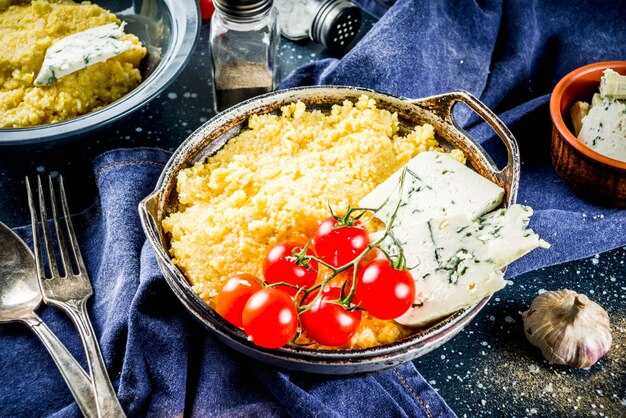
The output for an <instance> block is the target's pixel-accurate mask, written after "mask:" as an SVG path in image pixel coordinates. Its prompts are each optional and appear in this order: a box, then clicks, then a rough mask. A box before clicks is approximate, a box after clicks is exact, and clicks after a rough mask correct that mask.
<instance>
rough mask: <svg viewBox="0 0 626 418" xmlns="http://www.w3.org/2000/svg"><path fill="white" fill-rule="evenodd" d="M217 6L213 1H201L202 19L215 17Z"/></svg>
mask: <svg viewBox="0 0 626 418" xmlns="http://www.w3.org/2000/svg"><path fill="white" fill-rule="evenodd" d="M214 10H215V6H213V1H212V0H200V16H201V17H202V19H203V20H204V19H210V18H211V16H212V15H213V11H214Z"/></svg>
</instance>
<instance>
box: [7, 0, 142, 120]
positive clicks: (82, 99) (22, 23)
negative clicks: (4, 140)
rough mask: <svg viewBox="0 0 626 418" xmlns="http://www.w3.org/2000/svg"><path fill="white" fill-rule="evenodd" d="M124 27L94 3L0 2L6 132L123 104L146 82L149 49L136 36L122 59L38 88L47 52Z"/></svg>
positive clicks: (59, 0)
mask: <svg viewBox="0 0 626 418" xmlns="http://www.w3.org/2000/svg"><path fill="white" fill-rule="evenodd" d="M108 23H117V24H120V23H121V22H120V21H119V19H118V18H117V17H116V16H115V15H114V14H113V13H111V12H109V11H107V10H105V9H103V8H101V7H100V6H97V5H95V4H91V3H89V2H83V3H74V2H73V1H71V0H33V1H32V2H31V1H19V0H17V1H16V0H13V1H7V0H0V128H18V127H27V126H34V125H42V124H49V123H55V122H60V121H64V120H68V119H72V118H75V117H77V116H80V115H83V114H85V113H89V112H91V111H93V110H96V109H98V108H100V107H103V106H106V105H107V104H109V103H112V102H114V101H115V100H117V99H119V98H121V97H122V96H124V95H125V94H126V93H128V92H129V91H131V90H132V89H134V88H135V87H137V86H138V85H139V83H140V82H141V74H140V72H139V69H138V66H139V62H140V61H141V59H142V58H143V57H144V56H145V55H146V49H145V48H144V47H143V46H142V45H141V43H140V42H139V39H137V37H136V36H135V35H132V34H126V35H124V37H123V38H121V39H124V40H128V41H131V42H132V43H133V44H134V46H133V47H132V48H131V49H129V50H127V51H125V52H123V53H122V54H120V55H118V56H116V57H114V58H111V59H109V60H107V61H106V62H101V63H98V64H94V65H92V66H89V67H87V68H84V69H82V70H80V71H77V72H75V73H72V74H69V75H66V76H64V77H63V78H60V79H58V80H56V81H54V82H53V83H52V84H51V85H49V86H34V85H33V81H34V80H35V77H37V74H38V72H39V70H40V68H41V64H42V62H43V60H44V56H45V54H46V50H47V49H48V47H49V46H50V45H52V44H53V43H54V42H55V41H58V40H59V39H62V38H64V37H67V36H69V35H71V34H74V33H77V32H82V31H84V30H86V29H89V28H93V27H97V26H101V25H105V24H108Z"/></svg>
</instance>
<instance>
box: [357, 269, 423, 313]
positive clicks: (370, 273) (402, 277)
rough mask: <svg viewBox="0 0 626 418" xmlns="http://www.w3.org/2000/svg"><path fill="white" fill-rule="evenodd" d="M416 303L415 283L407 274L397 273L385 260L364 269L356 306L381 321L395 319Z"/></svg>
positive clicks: (358, 278) (359, 277) (359, 274)
mask: <svg viewBox="0 0 626 418" xmlns="http://www.w3.org/2000/svg"><path fill="white" fill-rule="evenodd" d="M414 299H415V282H414V281H413V277H412V276H411V273H409V272H408V270H396V269H395V268H394V267H393V266H392V265H391V263H390V262H389V260H387V259H386V258H378V259H376V260H374V261H371V262H370V263H368V264H367V265H366V266H365V267H363V269H361V270H360V271H359V272H358V274H357V278H356V291H355V294H354V303H355V304H357V305H359V306H360V307H361V308H363V309H365V310H367V311H368V312H369V313H370V315H372V316H373V317H374V318H378V319H395V318H397V317H399V316H400V315H402V314H403V313H405V312H406V311H407V310H408V309H409V308H410V307H411V305H412V304H413V301H414Z"/></svg>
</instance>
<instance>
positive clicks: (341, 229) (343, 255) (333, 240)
mask: <svg viewBox="0 0 626 418" xmlns="http://www.w3.org/2000/svg"><path fill="white" fill-rule="evenodd" d="M314 242H315V251H316V252H317V254H318V256H319V257H320V258H321V259H322V260H324V261H325V262H326V263H328V264H330V265H331V266H333V267H335V268H337V267H341V266H344V265H346V264H348V263H349V262H351V261H353V260H354V259H355V258H357V257H358V256H359V255H361V253H363V251H365V250H366V249H367V246H368V245H369V243H370V237H369V234H368V233H367V231H366V230H365V228H363V227H362V226H360V223H359V222H358V221H356V222H355V223H354V226H337V219H335V218H334V217H332V216H331V217H328V218H326V219H324V221H323V222H322V223H321V224H320V226H319V227H318V228H317V233H316V234H315V239H314Z"/></svg>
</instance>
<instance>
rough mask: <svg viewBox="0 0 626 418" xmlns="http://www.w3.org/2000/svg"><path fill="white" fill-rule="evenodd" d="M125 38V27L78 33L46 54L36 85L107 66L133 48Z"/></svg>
mask: <svg viewBox="0 0 626 418" xmlns="http://www.w3.org/2000/svg"><path fill="white" fill-rule="evenodd" d="M122 36H124V24H123V23H122V25H121V26H117V24H115V23H109V24H107V25H103V26H98V27H95V28H91V29H87V30H85V31H82V32H78V33H75V34H73V35H70V36H67V37H65V38H63V39H60V40H58V41H57V42H55V43H53V44H52V45H51V46H50V48H48V50H47V51H46V56H45V58H44V61H43V64H42V65H41V69H40V70H39V74H38V75H37V78H36V79H35V82H34V83H33V84H34V85H36V86H47V85H50V84H51V83H52V82H53V81H55V80H58V79H59V78H61V77H64V76H66V75H68V74H72V73H74V72H76V71H79V70H82V69H83V68H85V67H88V66H90V65H94V64H97V63H99V62H104V61H106V60H108V59H109V58H112V57H115V56H117V55H119V54H121V53H122V52H124V51H126V50H128V49H130V48H132V47H133V43H132V42H131V41H128V40H120V39H119V38H121V37H122Z"/></svg>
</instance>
